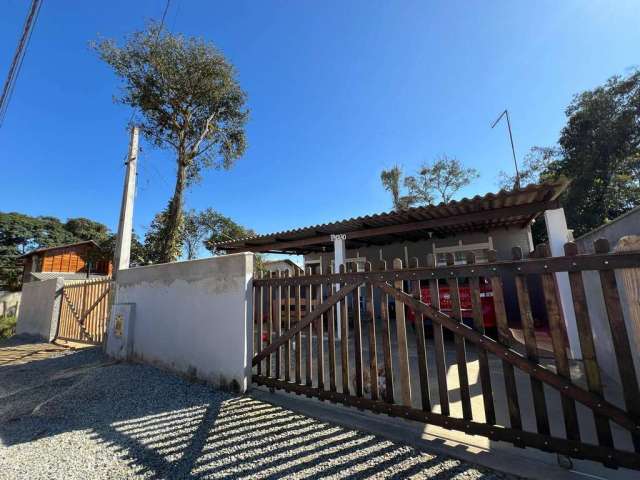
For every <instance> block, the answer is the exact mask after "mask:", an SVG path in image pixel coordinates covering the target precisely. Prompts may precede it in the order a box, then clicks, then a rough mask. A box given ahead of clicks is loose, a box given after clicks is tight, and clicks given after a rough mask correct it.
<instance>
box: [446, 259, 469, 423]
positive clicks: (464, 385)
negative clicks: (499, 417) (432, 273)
mask: <svg viewBox="0 0 640 480" xmlns="http://www.w3.org/2000/svg"><path fill="white" fill-rule="evenodd" d="M453 264H454V258H453V254H451V253H447V265H448V266H451V265H453ZM447 285H449V296H450V298H451V313H452V315H451V316H452V317H453V318H455V319H456V320H457V321H458V323H462V306H461V304H460V290H459V289H458V278H457V277H453V278H448V279H447ZM453 338H454V342H455V346H456V364H457V367H458V380H459V383H460V400H461V401H462V417H463V418H464V419H465V420H471V419H473V411H472V410H471V394H470V393H469V372H468V371H467V352H466V342H465V340H464V338H463V337H461V336H460V335H455V332H454V337H453Z"/></svg>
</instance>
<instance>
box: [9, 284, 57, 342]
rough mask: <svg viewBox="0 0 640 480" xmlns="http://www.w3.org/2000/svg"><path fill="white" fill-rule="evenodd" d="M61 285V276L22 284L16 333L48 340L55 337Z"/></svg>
mask: <svg viewBox="0 0 640 480" xmlns="http://www.w3.org/2000/svg"><path fill="white" fill-rule="evenodd" d="M63 286H64V280H63V279H62V278H52V279H50V280H45V281H42V282H29V283H25V284H24V285H23V286H22V303H21V305H20V312H19V313H18V321H17V325H16V333H17V334H26V335H35V336H38V337H40V338H42V339H44V340H46V341H48V342H50V341H51V340H53V339H54V338H55V335H56V331H57V329H58V318H59V313H60V300H61V296H62V295H61V293H62V287H63Z"/></svg>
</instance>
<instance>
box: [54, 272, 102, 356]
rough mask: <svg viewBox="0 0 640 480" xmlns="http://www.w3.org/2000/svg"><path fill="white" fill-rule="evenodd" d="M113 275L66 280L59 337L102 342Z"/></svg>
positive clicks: (96, 343)
mask: <svg viewBox="0 0 640 480" xmlns="http://www.w3.org/2000/svg"><path fill="white" fill-rule="evenodd" d="M111 285H112V281H111V279H104V280H103V279H100V280H86V281H79V282H73V283H70V284H65V286H64V288H63V289H62V298H61V299H60V319H59V322H58V333H57V335H56V338H57V339H60V340H67V341H72V342H80V343H88V344H92V345H99V344H101V343H102V342H103V341H104V336H105V331H106V328H107V320H108V318H109V292H110V291H111Z"/></svg>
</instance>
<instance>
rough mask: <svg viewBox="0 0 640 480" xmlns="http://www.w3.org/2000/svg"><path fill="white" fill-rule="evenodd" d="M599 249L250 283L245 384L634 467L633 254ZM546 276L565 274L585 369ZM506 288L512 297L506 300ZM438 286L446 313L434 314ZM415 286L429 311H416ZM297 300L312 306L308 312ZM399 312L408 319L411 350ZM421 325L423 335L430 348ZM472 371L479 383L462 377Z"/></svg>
mask: <svg viewBox="0 0 640 480" xmlns="http://www.w3.org/2000/svg"><path fill="white" fill-rule="evenodd" d="M596 252H597V253H596V254H592V255H578V254H577V249H576V246H575V244H573V243H569V244H567V245H566V246H565V256H564V257H549V255H548V248H547V246H546V245H541V246H539V247H538V248H537V249H536V252H534V254H532V255H531V257H529V258H527V259H523V258H522V253H521V251H520V250H519V249H517V248H516V249H514V259H513V260H512V261H496V260H495V258H496V257H495V252H494V251H490V252H489V256H488V258H489V262H488V263H476V262H475V258H474V257H473V255H470V256H469V257H468V258H467V264H465V265H454V264H453V263H454V259H453V257H451V256H449V258H448V262H447V263H448V265H447V266H446V267H436V266H435V263H434V259H433V258H432V256H430V257H429V259H428V261H429V262H430V265H432V266H424V265H423V266H420V265H419V262H418V260H417V259H413V260H412V264H411V266H410V268H403V266H402V261H401V260H399V259H396V260H394V262H393V269H387V266H386V265H385V263H384V262H382V265H381V266H380V267H379V268H376V269H372V267H371V265H370V264H367V265H366V269H365V271H364V272H355V271H349V272H345V271H344V268H343V267H341V270H340V272H339V273H337V274H335V273H334V274H331V273H329V274H325V275H309V274H308V275H302V276H296V277H289V276H280V275H278V274H275V275H274V276H273V278H257V279H255V280H254V320H255V333H256V337H255V339H254V340H255V345H254V348H255V350H254V351H255V352H257V353H256V354H255V355H254V357H253V366H254V375H253V381H254V383H256V384H259V385H265V386H267V387H269V388H272V389H284V390H286V391H290V392H295V393H298V394H304V395H307V396H314V397H317V398H320V399H322V400H329V401H332V402H340V403H343V404H345V405H350V406H355V407H358V408H361V409H369V410H372V411H374V412H377V413H386V414H389V415H394V416H400V417H403V418H408V419H412V420H418V421H422V422H425V423H428V424H434V425H438V426H441V427H444V428H447V429H454V430H460V431H463V432H466V433H469V434H473V435H482V436H485V437H488V438H489V439H491V440H501V441H506V442H510V443H512V444H514V445H516V446H519V447H525V446H529V447H535V448H538V449H541V450H544V451H549V452H556V453H559V454H564V455H568V456H571V457H575V458H583V459H590V460H595V461H599V462H602V463H604V464H605V465H607V466H610V467H614V468H615V467H617V466H624V467H627V468H633V469H640V453H639V452H640V392H639V389H638V380H637V377H636V373H635V370H634V367H633V361H632V354H631V347H630V343H629V338H628V336H627V330H626V328H625V321H624V319H623V313H622V305H621V302H620V298H619V294H618V288H617V285H616V276H615V269H623V268H631V267H636V268H637V267H638V266H640V252H637V253H635V252H634V253H610V252H609V245H608V243H607V242H606V241H604V240H599V241H598V242H596ZM586 271H594V272H595V273H589V275H596V276H599V278H600V282H601V285H602V295H603V298H604V304H605V306H606V313H607V317H608V324H609V328H610V333H611V338H612V341H613V346H614V350H615V357H616V360H617V364H618V372H617V373H618V374H619V377H620V379H621V381H622V382H621V385H622V386H621V387H620V388H621V390H622V391H621V394H620V396H621V398H616V399H614V398H605V394H604V393H603V381H602V380H601V378H602V375H601V373H602V372H601V370H600V368H599V365H598V362H597V358H596V353H595V351H596V349H595V346H594V336H593V332H592V328H591V324H590V321H591V319H590V314H589V311H588V307H587V301H586V300H587V299H586V293H585V286H584V283H583V272H586ZM556 272H568V278H569V282H570V287H571V292H572V297H573V305H574V309H575V316H576V323H577V327H578V330H579V342H580V347H581V349H582V355H583V359H584V360H583V361H582V362H572V361H570V360H569V358H568V354H567V347H568V345H567V336H566V331H565V324H564V321H563V317H562V313H561V312H562V310H561V308H560V304H559V300H558V297H557V295H558V289H557V284H556V275H555V273H556ZM285 275H286V274H285ZM480 281H483V282H485V281H486V282H488V283H490V285H491V289H492V294H493V306H494V308H495V316H496V323H497V333H496V335H494V336H495V337H496V338H492V337H490V336H488V335H487V334H486V332H485V330H484V325H483V320H482V305H481V291H480V287H479V282H480ZM462 282H464V285H465V288H467V285H468V288H469V289H470V291H471V303H472V313H471V315H472V317H473V321H472V325H470V326H469V325H466V324H465V323H464V322H463V313H462V309H461V306H460V305H461V302H460V294H459V292H460V289H459V285H460V284H461V283H462ZM534 282H535V283H536V284H537V285H538V286H540V287H541V288H540V290H541V295H542V296H543V302H541V303H544V306H543V309H544V310H546V317H547V319H548V324H549V336H550V338H551V344H552V347H553V354H552V355H551V356H550V357H549V358H547V359H544V358H541V357H539V348H538V347H539V346H538V345H537V343H536V342H537V339H536V335H535V331H534V315H533V313H532V311H533V310H535V308H534V309H532V300H531V298H532V296H531V295H530V293H529V286H533V284H534ZM507 283H508V284H509V286H510V288H511V287H513V291H514V293H513V296H514V298H506V299H505V294H504V291H505V290H503V286H504V287H506V285H507ZM443 286H446V287H447V291H448V295H449V296H450V303H451V310H448V312H450V313H449V314H445V313H443V311H442V310H440V306H439V299H440V294H439V292H438V289H439V288H440V287H443ZM425 288H426V289H429V290H430V298H431V299H434V305H433V306H430V305H428V304H427V303H425V301H423V300H424V298H425V297H424V294H421V289H425ZM443 290H444V289H443ZM589 294H590V295H592V294H593V293H592V292H589ZM515 297H517V305H515V304H516V301H515V300H516V298H515ZM303 298H305V299H306V302H305V303H306V305H307V306H309V311H308V312H305V313H304V314H303V312H302V308H301V305H302V299H303ZM505 300H507V301H508V300H513V303H514V305H515V310H516V313H519V316H520V318H521V322H519V323H520V324H521V327H522V330H523V334H524V343H523V344H519V343H518V342H516V341H515V340H514V338H513V336H512V334H511V331H510V329H509V323H508V322H509V321H514V319H511V318H508V317H507V310H508V309H506V308H505ZM361 302H362V303H361ZM283 306H284V308H283ZM361 310H362V311H361ZM338 312H339V313H338ZM414 312H415V313H414ZM338 315H339V317H340V320H341V321H340V322H339V327H338V322H336V320H337V317H338ZM408 316H411V317H412V318H415V320H416V321H415V335H413V336H414V337H415V340H413V339H412V340H411V344H410V343H408V339H410V338H411V337H412V335H411V333H412V329H411V328H407V325H408V324H409V323H408V322H407V320H406V318H407V317H408ZM425 324H427V327H430V328H432V329H433V339H432V340H431V338H430V337H431V336H430V335H425ZM411 325H413V324H411ZM325 329H326V336H325ZM283 332H284V333H283ZM325 337H326V338H325ZM450 337H453V341H449V340H448V338H450ZM413 342H415V344H413ZM412 344H413V345H412ZM414 345H415V347H414ZM490 365H491V368H490ZM471 369H473V372H474V373H477V375H473V376H469V374H468V372H469V371H470V370H471ZM608 373H609V374H611V373H613V372H608ZM476 378H477V379H476ZM607 392H608V390H607ZM622 405H624V407H622ZM614 439H615V441H614Z"/></svg>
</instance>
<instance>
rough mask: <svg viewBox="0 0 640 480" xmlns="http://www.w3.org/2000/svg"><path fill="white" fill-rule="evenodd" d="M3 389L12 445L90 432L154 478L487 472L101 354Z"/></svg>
mask: <svg viewBox="0 0 640 480" xmlns="http://www.w3.org/2000/svg"><path fill="white" fill-rule="evenodd" d="M9 379H12V380H11V381H9V382H8V383H4V381H5V380H9ZM0 385H1V386H0V395H1V397H2V398H1V399H0V400H1V402H0V403H1V405H2V406H0V439H1V440H2V442H3V444H4V445H5V446H11V445H15V444H18V443H25V442H31V441H34V440H37V439H39V438H42V437H47V436H50V437H53V436H55V435H58V434H62V433H65V432H69V431H82V432H87V433H86V436H87V439H86V440H87V441H88V442H89V441H90V442H92V443H94V444H98V445H100V446H101V447H102V448H104V449H107V450H108V451H110V452H111V453H112V454H114V455H115V456H117V457H118V458H120V459H121V460H122V461H123V462H125V463H127V464H128V467H129V469H130V470H131V471H132V472H135V473H137V474H139V475H144V476H145V477H148V478H225V477H226V478H243V477H244V478H282V477H294V478H295V477H305V478H319V477H327V476H336V477H345V476H356V477H360V476H363V477H364V476H367V477H368V476H371V475H380V476H382V477H391V476H394V477H408V476H412V475H416V474H422V475H424V476H425V477H430V476H433V475H436V474H438V475H442V476H444V477H445V478H447V477H449V476H455V475H458V474H460V473H462V472H465V473H466V475H467V476H465V478H481V477H483V476H484V474H485V472H482V471H478V470H475V469H473V468H470V467H469V466H468V465H466V464H464V463H462V462H459V461H457V460H453V459H450V458H446V457H441V456H433V455H427V454H424V453H420V452H417V451H416V450H414V449H412V448H410V447H407V446H403V445H398V444H396V443H393V442H391V441H388V440H385V439H381V438H379V437H375V436H373V435H370V434H367V433H362V432H359V431H354V430H349V429H347V428H343V427H340V426H336V425H331V424H326V423H323V422H320V421H317V420H314V419H312V418H309V417H305V416H303V415H299V414H295V413H292V412H290V411H288V410H285V409H283V408H281V407H278V406H274V405H271V404H267V403H263V402H260V401H258V400H255V399H252V398H249V397H233V396H231V395H228V394H224V393H221V392H217V391H215V390H212V389H210V388H209V387H207V386H204V385H199V384H190V383H188V382H185V381H184V380H182V379H179V378H177V377H174V376H172V375H169V374H167V373H164V372H161V371H159V370H157V369H154V368H152V367H148V366H143V365H130V364H110V363H108V361H107V359H105V358H104V357H102V356H101V355H100V354H99V353H98V352H95V351H83V352H77V353H73V354H70V355H66V356H63V357H56V358H50V359H47V360H40V361H37V362H33V363H30V364H26V365H17V366H5V367H3V368H0ZM70 454H75V455H82V450H75V451H74V452H73V453H70Z"/></svg>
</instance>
